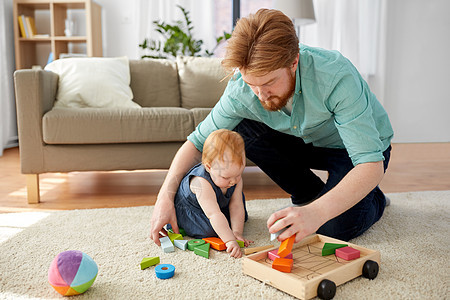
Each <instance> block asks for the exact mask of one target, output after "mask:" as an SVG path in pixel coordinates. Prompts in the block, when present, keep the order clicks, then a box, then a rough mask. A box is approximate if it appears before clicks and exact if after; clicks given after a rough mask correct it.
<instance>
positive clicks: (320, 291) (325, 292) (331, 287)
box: [317, 279, 336, 300]
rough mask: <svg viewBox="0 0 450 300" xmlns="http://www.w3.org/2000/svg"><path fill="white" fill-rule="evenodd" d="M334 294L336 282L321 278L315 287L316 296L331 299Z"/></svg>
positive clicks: (326, 299)
mask: <svg viewBox="0 0 450 300" xmlns="http://www.w3.org/2000/svg"><path fill="white" fill-rule="evenodd" d="M334 295H336V284H335V283H334V282H333V281H331V280H328V279H324V280H322V281H321V282H320V284H319V286H318V287H317V297H319V298H320V299H325V300H329V299H333V297H334Z"/></svg>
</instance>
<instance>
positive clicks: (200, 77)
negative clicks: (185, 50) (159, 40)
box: [177, 56, 228, 108]
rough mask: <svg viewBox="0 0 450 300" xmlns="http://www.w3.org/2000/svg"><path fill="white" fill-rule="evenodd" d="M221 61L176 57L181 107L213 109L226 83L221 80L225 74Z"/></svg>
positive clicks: (206, 58) (216, 59)
mask: <svg viewBox="0 0 450 300" xmlns="http://www.w3.org/2000/svg"><path fill="white" fill-rule="evenodd" d="M221 61H222V60H221V59H219V58H211V57H189V56H179V57H177V66H178V75H179V77H180V92H181V107H184V108H194V107H209V108H212V107H214V105H215V104H216V103H217V101H219V99H220V96H222V94H223V91H224V90H225V87H226V86H227V83H228V80H227V79H225V80H223V79H224V78H225V77H226V73H225V71H224V70H223V68H222V65H221Z"/></svg>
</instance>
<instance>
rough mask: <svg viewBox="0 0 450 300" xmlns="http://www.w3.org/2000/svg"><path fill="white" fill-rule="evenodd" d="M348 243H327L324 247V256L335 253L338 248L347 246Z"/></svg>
mask: <svg viewBox="0 0 450 300" xmlns="http://www.w3.org/2000/svg"><path fill="white" fill-rule="evenodd" d="M347 246H348V245H347V244H333V243H325V245H323V248H322V256H326V255H331V254H334V253H335V251H336V249H339V248H343V247H347Z"/></svg>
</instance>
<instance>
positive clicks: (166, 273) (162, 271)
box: [155, 264, 175, 279]
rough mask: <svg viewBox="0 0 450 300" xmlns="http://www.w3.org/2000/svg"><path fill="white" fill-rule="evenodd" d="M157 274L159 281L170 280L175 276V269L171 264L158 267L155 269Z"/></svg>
mask: <svg viewBox="0 0 450 300" xmlns="http://www.w3.org/2000/svg"><path fill="white" fill-rule="evenodd" d="M155 273H156V277H158V278H159V279H169V278H172V277H173V275H174V274H175V267H174V266H172V265H170V264H162V265H158V266H156V268H155Z"/></svg>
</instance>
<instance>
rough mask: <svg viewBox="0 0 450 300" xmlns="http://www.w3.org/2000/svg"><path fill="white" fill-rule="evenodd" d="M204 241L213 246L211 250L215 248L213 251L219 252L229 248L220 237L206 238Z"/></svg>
mask: <svg viewBox="0 0 450 300" xmlns="http://www.w3.org/2000/svg"><path fill="white" fill-rule="evenodd" d="M202 240H204V241H205V242H207V243H208V244H211V248H213V249H216V250H219V251H222V250H226V249H227V246H226V245H225V243H224V242H223V241H222V240H221V239H219V238H218V237H209V238H204V239H202Z"/></svg>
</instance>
